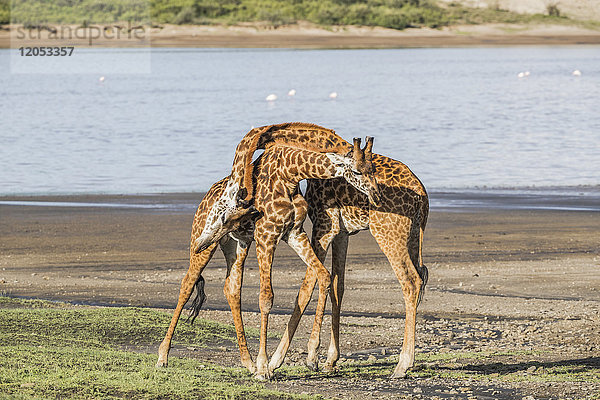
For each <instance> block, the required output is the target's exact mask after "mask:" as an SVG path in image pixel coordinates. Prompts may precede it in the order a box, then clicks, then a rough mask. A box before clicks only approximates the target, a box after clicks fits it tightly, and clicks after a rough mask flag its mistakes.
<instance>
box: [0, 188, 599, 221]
mask: <svg viewBox="0 0 600 400" xmlns="http://www.w3.org/2000/svg"><path fill="white" fill-rule="evenodd" d="M204 194H205V193H204V192H189V193H157V194H131V195H127V194H123V195H118V194H74V195H37V196H25V195H13V196H0V207H19V208H22V207H27V208H29V207H44V208H46V207H51V208H56V209H77V208H80V209H81V208H84V209H90V208H92V209H93V208H96V209H122V210H130V211H137V212H149V213H155V212H158V213H175V214H186V213H194V211H195V210H196V207H197V206H198V203H200V200H202V197H204ZM429 198H430V204H431V208H432V209H435V210H438V211H454V212H460V211H473V210H554V211H584V212H600V190H599V189H598V187H596V186H592V187H577V186H575V187H572V188H549V189H546V190H544V189H535V190H533V189H525V188H524V189H522V190H518V189H515V190H508V189H506V190H500V189H492V190H487V189H481V190H475V189H464V190H430V191H429Z"/></svg>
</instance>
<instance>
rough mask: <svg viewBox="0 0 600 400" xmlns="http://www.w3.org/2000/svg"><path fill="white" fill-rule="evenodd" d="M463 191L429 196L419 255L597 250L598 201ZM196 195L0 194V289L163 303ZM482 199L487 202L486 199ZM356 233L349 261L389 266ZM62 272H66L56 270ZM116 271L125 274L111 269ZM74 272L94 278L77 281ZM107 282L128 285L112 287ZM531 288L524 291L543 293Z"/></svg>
mask: <svg viewBox="0 0 600 400" xmlns="http://www.w3.org/2000/svg"><path fill="white" fill-rule="evenodd" d="M466 196H467V195H466V194H463V195H462V198H463V200H462V203H461V202H458V200H457V198H459V195H457V194H456V193H450V194H446V197H444V195H443V194H437V195H436V194H434V195H432V198H433V199H434V200H433V201H432V204H433V207H432V212H431V216H430V221H429V223H428V228H427V232H426V237H425V239H426V245H425V250H424V257H425V262H426V263H427V264H429V265H431V264H433V265H435V264H444V263H448V262H450V263H464V262H485V263H493V262H496V261H503V262H507V261H515V262H516V263H520V262H524V261H528V262H529V261H539V262H542V260H546V259H549V258H551V259H555V258H556V259H570V258H574V257H577V258H581V257H583V258H586V257H588V258H589V257H595V256H598V255H599V254H598V247H597V240H596V239H594V238H597V237H599V236H600V212H597V211H587V210H586V209H587V208H588V207H591V208H593V207H597V206H598V204H599V203H598V201H597V197H593V196H592V197H590V196H580V198H578V197H577V196H573V197H568V196H559V197H557V198H552V197H551V196H550V197H549V196H546V197H543V198H544V199H545V201H546V203H543V204H546V205H545V206H544V205H543V204H542V207H541V209H540V208H539V207H538V208H537V209H536V208H519V207H523V204H524V203H523V201H526V200H527V199H529V201H531V197H519V196H514V198H509V197H507V196H492V195H487V196H482V195H481V194H475V195H471V196H472V197H471V198H468V197H467V198H466V199H464V197H466ZM201 197H202V194H198V193H179V194H176V193H174V194H163V195H137V196H135V195H134V196H124V195H123V196H121V195H84V196H42V197H27V196H20V197H17V196H13V197H0V215H1V218H2V222H3V223H2V225H1V226H2V228H1V231H0V236H1V237H2V241H1V244H0V254H1V257H0V262H1V267H2V268H3V269H2V270H1V271H0V272H1V276H0V279H2V280H3V283H2V284H1V285H0V291H3V292H5V293H8V294H11V295H19V296H28V297H29V296H30V297H43V298H51V299H63V300H74V301H81V302H95V303H106V304H109V303H111V302H117V303H120V304H138V305H152V306H172V305H173V304H174V301H175V299H176V293H177V287H178V281H179V279H181V277H182V274H183V273H184V272H185V270H186V268H187V257H188V240H189V230H190V226H191V221H192V217H193V214H194V211H195V207H196V204H197V202H198V201H199V200H200V199H201ZM444 198H445V199H446V202H445V203H444V201H443V199H444ZM440 199H441V200H440ZM473 199H475V200H473ZM490 199H491V200H490ZM24 200H26V201H25V202H23V203H21V202H22V201H24ZM492 200H493V201H492ZM32 201H39V202H40V203H35V202H33V203H32ZM49 201H52V203H48V202H49ZM486 201H488V202H489V201H492V202H491V203H489V204H488V205H489V206H486ZM13 202H14V203H13ZM436 202H437V203H438V206H436V205H435V203H436ZM24 204H26V205H24ZM37 204H52V206H39V205H37ZM77 204H81V205H85V206H83V207H81V206H77ZM442 204H445V206H440V205H442ZM477 204H479V206H478V205H477ZM481 204H483V206H481ZM498 204H500V205H498ZM502 204H504V205H505V206H502ZM515 204H516V206H517V208H515V207H514V206H515ZM107 205H108V206H107ZM110 205H112V206H110ZM526 205H527V204H525V206H526ZM561 207H563V208H564V209H561ZM571 209H579V211H570V210H571ZM307 227H308V226H307ZM356 237H358V238H360V239H354V237H353V238H352V239H351V246H350V256H349V263H352V262H359V263H360V264H369V263H375V264H376V265H378V266H379V267H378V268H381V269H382V270H387V269H389V267H388V266H387V261H386V259H385V257H384V256H383V254H382V253H381V251H380V250H379V249H378V247H377V245H376V243H375V242H374V241H373V239H372V237H371V236H370V235H369V233H368V232H362V233H360V234H359V235H357V236H356ZM278 252H279V253H280V254H281V255H282V257H283V260H284V261H283V265H284V269H285V270H288V269H290V268H291V270H294V274H295V275H298V277H297V279H296V280H293V281H291V282H289V284H286V285H285V286H287V288H286V293H287V295H286V296H284V298H285V300H284V301H283V304H282V305H281V306H283V305H284V304H287V305H290V304H291V302H292V301H293V296H294V290H295V287H296V286H297V283H299V282H300V279H301V273H302V272H303V268H298V266H299V265H300V260H299V259H296V258H297V257H296V256H295V254H294V253H293V252H292V251H291V250H290V249H289V248H288V247H287V245H285V244H282V245H281V246H279V249H278ZM279 253H278V254H279ZM215 260H216V261H213V262H212V263H211V264H210V265H209V268H208V270H212V269H213V268H216V269H217V270H222V267H223V265H222V264H223V258H222V255H221V254H220V253H219V252H217V254H216V256H215ZM248 264H249V268H254V267H256V261H255V260H254V259H253V257H251V259H250V260H249V261H248ZM67 271H72V272H69V273H68V274H69V277H68V278H65V276H64V273H65V272H67ZM82 271H83V272H82ZM149 271H154V272H152V274H154V273H160V274H161V276H162V277H163V278H164V279H166V280H165V281H164V282H165V283H167V282H168V285H167V287H168V289H167V288H165V290H164V292H161V293H160V294H159V295H157V294H156V293H152V295H151V296H148V292H147V290H148V287H147V285H145V284H144V281H143V280H142V281H140V276H145V274H148V273H149ZM109 272H110V273H109ZM288 272H289V271H288ZM388 272H390V271H388ZM121 273H123V274H125V276H126V278H125V279H121V278H122V277H121V278H118V279H117V277H116V276H115V275H113V274H117V275H119V274H121ZM32 274H34V275H32ZM217 274H218V275H219V273H217ZM45 275H47V277H48V279H44V276H45ZM80 275H83V276H89V277H90V279H100V278H101V280H96V281H88V280H87V279H84V280H81V279H83V278H79V276H80ZM215 278H216V279H215V280H214V281H213V282H212V283H209V284H208V286H209V287H211V288H212V290H214V292H213V294H214V296H213V298H216V299H217V303H213V306H217V307H218V308H220V309H226V308H227V304H226V303H225V301H224V298H223V296H222V293H220V290H221V289H220V285H221V280H222V279H223V277H222V276H219V277H218V278H217V277H215ZM596 278H597V277H596ZM144 279H145V278H144ZM250 279H251V278H250ZM209 282H210V280H209ZM599 283H600V282H599ZM81 284H83V286H81ZM113 284H117V286H121V285H125V286H126V287H127V288H128V289H127V290H124V291H121V290H119V289H117V287H113ZM255 284H257V282H255V283H254V284H251V286H255ZM582 284H584V283H583V282H582ZM88 285H91V286H88ZM80 286H81V287H80ZM90 288H92V289H93V290H92V293H91V294H90V293H89V292H88V289H90ZM531 290H533V292H532V293H530V294H532V295H540V296H542V297H543V296H547V295H548V294H547V293H544V294H542V293H537V292H536V289H535V288H531ZM590 290H591V289H590ZM575 293H578V294H577V297H585V295H584V293H587V294H590V295H593V296H594V297H598V296H600V293H598V292H595V291H591V292H590V291H584V292H577V291H569V290H567V291H566V292H563V290H559V289H553V295H554V296H559V297H560V296H567V297H568V296H572V295H573V294H575ZM288 296H289V297H288ZM598 300H600V297H599V298H598ZM253 303H254V302H249V303H248V304H253ZM361 309H362V308H361ZM356 311H358V309H357V310H356ZM389 311H392V310H389Z"/></svg>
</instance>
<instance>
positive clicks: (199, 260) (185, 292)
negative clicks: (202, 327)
mask: <svg viewBox="0 0 600 400" xmlns="http://www.w3.org/2000/svg"><path fill="white" fill-rule="evenodd" d="M216 248H217V244H216V243H213V244H212V245H211V246H210V247H208V248H207V249H206V250H204V251H203V252H201V253H199V254H193V255H192V256H191V257H190V267H189V269H188V271H187V273H186V274H185V276H184V277H183V280H182V281H181V289H180V290H179V300H178V301H177V307H175V311H174V312H173V318H172V319H171V324H170V325H169V328H168V329H167V334H166V335H165V338H164V339H163V341H162V343H161V344H160V346H159V348H158V361H157V363H156V366H157V367H166V366H167V364H168V357H169V350H170V349H171V339H172V338H173V333H174V332H175V328H176V327H177V322H178V321H179V317H180V316H181V312H182V311H183V307H184V306H185V303H187V301H188V300H189V299H190V296H191V295H192V292H193V290H194V285H195V284H196V282H197V281H198V279H199V278H200V275H201V274H202V271H203V270H204V267H206V264H208V262H209V261H210V259H211V258H212V256H213V254H214V253H215V249H216Z"/></svg>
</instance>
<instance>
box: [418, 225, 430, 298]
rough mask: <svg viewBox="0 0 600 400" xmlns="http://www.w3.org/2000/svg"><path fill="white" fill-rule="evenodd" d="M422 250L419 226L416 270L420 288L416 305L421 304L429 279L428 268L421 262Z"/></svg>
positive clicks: (421, 232)
mask: <svg viewBox="0 0 600 400" xmlns="http://www.w3.org/2000/svg"><path fill="white" fill-rule="evenodd" d="M422 251H423V228H419V267H418V268H417V272H418V273H419V276H420V277H421V281H422V283H421V290H419V297H418V298H417V306H418V305H419V304H421V300H423V295H424V294H425V285H427V280H428V279H429V270H428V269H427V267H426V266H425V264H423V258H422Z"/></svg>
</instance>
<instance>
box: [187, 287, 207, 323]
mask: <svg viewBox="0 0 600 400" xmlns="http://www.w3.org/2000/svg"><path fill="white" fill-rule="evenodd" d="M204 283H205V281H204V277H202V275H200V277H199V278H198V280H197V281H196V297H194V300H193V301H192V305H191V306H190V313H189V315H188V318H187V320H186V322H189V323H190V324H193V323H194V320H195V319H196V317H197V316H198V313H200V309H201V308H202V305H203V304H204V301H205V300H206V293H204Z"/></svg>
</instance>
